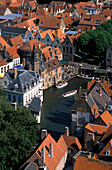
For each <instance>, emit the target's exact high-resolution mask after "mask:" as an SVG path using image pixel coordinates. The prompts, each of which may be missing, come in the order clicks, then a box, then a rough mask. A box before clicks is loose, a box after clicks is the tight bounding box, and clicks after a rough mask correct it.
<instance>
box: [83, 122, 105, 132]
mask: <svg viewBox="0 0 112 170" xmlns="http://www.w3.org/2000/svg"><path fill="white" fill-rule="evenodd" d="M85 129H87V130H89V131H91V132H93V133H95V132H96V131H97V133H98V134H102V133H103V132H106V131H107V129H108V127H107V126H102V125H96V124H92V123H88V124H87V125H86V126H85Z"/></svg>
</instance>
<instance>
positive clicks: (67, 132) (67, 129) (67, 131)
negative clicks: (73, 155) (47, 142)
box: [65, 127, 69, 136]
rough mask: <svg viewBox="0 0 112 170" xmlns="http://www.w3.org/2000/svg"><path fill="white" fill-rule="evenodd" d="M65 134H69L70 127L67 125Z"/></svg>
mask: <svg viewBox="0 0 112 170" xmlns="http://www.w3.org/2000/svg"><path fill="white" fill-rule="evenodd" d="M65 136H69V128H68V127H65Z"/></svg>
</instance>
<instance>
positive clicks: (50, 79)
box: [44, 67, 62, 89]
mask: <svg viewBox="0 0 112 170" xmlns="http://www.w3.org/2000/svg"><path fill="white" fill-rule="evenodd" d="M44 76H45V74H44ZM54 78H55V80H54ZM60 81H62V70H61V67H59V68H57V69H54V70H52V71H50V72H47V75H46V76H45V77H44V89H47V88H49V87H52V86H53V85H54V84H55V83H56V84H57V83H58V82H60Z"/></svg>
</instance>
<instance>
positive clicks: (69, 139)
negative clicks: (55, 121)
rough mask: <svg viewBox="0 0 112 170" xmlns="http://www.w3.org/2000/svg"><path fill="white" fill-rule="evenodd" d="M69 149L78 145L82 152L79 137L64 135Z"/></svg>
mask: <svg viewBox="0 0 112 170" xmlns="http://www.w3.org/2000/svg"><path fill="white" fill-rule="evenodd" d="M62 136H63V138H64V140H65V142H66V144H67V146H68V148H74V146H75V145H77V147H78V149H79V150H81V149H82V146H81V144H80V142H79V140H78V138H77V137H74V136H66V135H62Z"/></svg>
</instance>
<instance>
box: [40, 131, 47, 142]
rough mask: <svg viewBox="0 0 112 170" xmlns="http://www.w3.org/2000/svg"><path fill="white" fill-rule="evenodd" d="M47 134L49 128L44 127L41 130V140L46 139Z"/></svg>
mask: <svg viewBox="0 0 112 170" xmlns="http://www.w3.org/2000/svg"><path fill="white" fill-rule="evenodd" d="M46 136H47V130H46V129H42V131H41V140H42V139H44V138H45V137H46Z"/></svg>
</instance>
